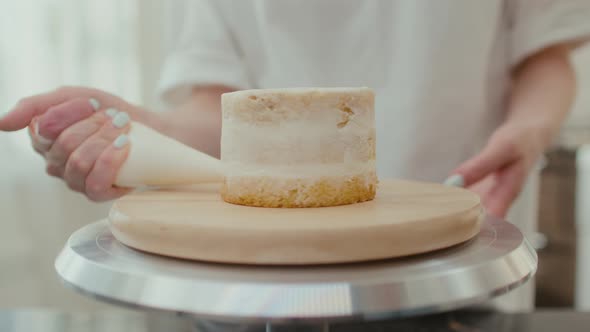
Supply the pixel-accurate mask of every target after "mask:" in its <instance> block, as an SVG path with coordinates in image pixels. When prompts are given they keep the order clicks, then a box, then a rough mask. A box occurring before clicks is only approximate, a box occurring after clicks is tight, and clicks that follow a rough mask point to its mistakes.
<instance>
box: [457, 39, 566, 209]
mask: <svg viewBox="0 0 590 332" xmlns="http://www.w3.org/2000/svg"><path fill="white" fill-rule="evenodd" d="M573 47H574V45H570V44H562V45H556V46H554V47H551V48H547V49H544V50H541V51H539V52H538V53H536V54H534V55H532V56H530V57H529V58H527V59H525V61H523V62H522V63H521V64H520V65H519V66H517V67H516V68H515V71H514V72H513V74H514V77H513V78H514V82H513V83H514V84H513V85H512V90H511V91H510V100H509V103H508V105H507V106H508V112H507V117H506V120H505V122H504V124H503V125H502V126H500V127H499V128H498V129H497V130H496V131H495V132H494V133H493V135H492V136H491V137H490V139H489V140H488V144H487V145H486V147H485V148H484V149H483V151H482V152H481V153H480V154H479V155H477V156H475V157H474V158H472V159H470V160H468V161H466V162H465V163H463V164H462V165H461V166H459V167H458V168H457V169H456V170H455V171H454V172H453V173H454V175H453V176H451V177H450V178H449V179H448V180H447V183H449V184H454V185H461V186H466V187H467V188H470V189H471V190H473V191H475V192H477V193H478V194H480V195H481V198H482V200H483V203H484V206H485V207H486V208H487V210H488V212H490V213H491V214H494V215H496V216H498V217H504V216H505V215H506V213H507V211H508V209H509V208H510V206H511V205H512V202H513V201H514V200H515V199H516V197H517V196H518V194H519V193H520V191H521V189H522V187H523V185H524V183H525V180H526V178H527V175H528V174H529V173H530V171H531V169H532V168H533V167H534V165H535V164H536V163H537V162H538V161H539V160H540V158H541V157H542V154H543V152H544V150H545V149H547V148H548V147H549V146H550V145H551V142H552V140H553V138H554V137H555V135H556V134H557V133H558V132H559V129H560V127H561V124H562V123H563V121H564V119H565V118H566V116H567V114H568V112H569V110H570V109H571V106H572V104H573V101H574V95H575V90H576V82H575V72H574V69H573V66H572V64H571V62H570V59H569V52H570V51H571V49H572V48H573Z"/></svg>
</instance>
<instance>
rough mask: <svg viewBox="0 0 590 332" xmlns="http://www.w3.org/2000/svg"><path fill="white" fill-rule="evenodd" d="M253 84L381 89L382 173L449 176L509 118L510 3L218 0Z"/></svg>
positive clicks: (379, 154)
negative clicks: (505, 116) (506, 10)
mask: <svg viewBox="0 0 590 332" xmlns="http://www.w3.org/2000/svg"><path fill="white" fill-rule="evenodd" d="M213 3H215V5H216V6H218V9H219V11H220V13H221V15H222V17H223V19H224V20H226V23H227V25H228V27H229V30H230V33H231V34H232V36H233V37H234V38H235V41H236V45H237V48H238V50H239V52H240V53H241V55H242V57H243V59H244V61H245V65H246V68H247V71H248V74H249V77H250V81H251V84H252V87H253V88H271V87H272V88H276V87H302V86H303V87H329V86H367V87H371V88H373V89H374V90H375V92H376V123H377V159H378V171H379V174H380V176H387V177H404V178H412V179H420V180H429V181H441V180H442V179H444V178H445V177H446V176H447V175H448V172H449V171H451V170H452V169H453V168H455V167H456V166H458V163H460V162H462V161H464V160H466V159H468V158H469V157H471V156H472V155H473V154H474V153H476V152H477V150H478V149H479V148H481V146H482V144H483V143H484V142H485V140H486V138H487V137H488V136H489V134H490V132H491V131H492V130H493V129H494V128H495V127H496V126H497V125H498V123H499V122H500V121H501V119H502V115H503V111H504V110H503V99H504V97H503V95H504V92H505V90H506V84H507V75H506V74H507V69H508V68H507V65H506V63H507V61H506V50H507V49H506V45H507V44H508V43H507V40H506V38H507V36H506V32H505V22H504V20H505V17H504V12H503V11H504V8H503V7H504V6H503V1H501V0H493V1H485V2H482V1H477V2H474V1H471V0H441V1H416V0H406V1H404V0H400V1H391V0H377V1H357V0H322V1H306V2H304V3H303V2H299V1H291V0H257V1H256V0H255V1H227V2H220V1H214V2H213Z"/></svg>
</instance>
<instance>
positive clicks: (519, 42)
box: [509, 0, 590, 65]
mask: <svg viewBox="0 0 590 332" xmlns="http://www.w3.org/2000/svg"><path fill="white" fill-rule="evenodd" d="M509 1H510V3H509V12H510V14H509V15H510V18H511V23H512V24H511V41H510V42H511V50H512V52H511V54H510V57H511V59H510V60H511V64H512V65H516V64H518V63H520V62H521V61H522V60H524V59H526V58H527V57H529V56H530V55H532V54H534V53H535V52H537V51H540V50H542V49H543V48H545V47H548V46H552V45H555V44H559V43H562V42H567V41H573V40H576V39H579V38H588V37H590V1H589V0H509Z"/></svg>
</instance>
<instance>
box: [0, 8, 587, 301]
mask: <svg viewBox="0 0 590 332" xmlns="http://www.w3.org/2000/svg"><path fill="white" fill-rule="evenodd" d="M180 4H181V1H180V0H178V1H160V0H125V1H118V0H101V1H90V0H19V1H9V0H0V13H3V15H2V19H1V20H0V110H8V109H10V108H11V107H12V106H13V105H14V104H15V103H16V102H17V101H18V99H20V98H21V97H24V96H28V95H32V94H37V93H40V92H45V91H47V90H52V89H54V88H56V87H59V86H61V85H86V86H92V87H97V88H100V89H103V90H106V91H109V92H111V93H114V94H117V95H120V96H122V97H123V98H125V99H127V100H129V101H131V102H134V103H140V104H143V105H150V107H152V108H154V109H158V108H159V107H160V105H159V104H158V100H157V99H156V98H155V95H154V90H155V84H156V80H157V79H158V75H159V69H160V64H161V62H162V58H163V55H164V54H165V52H166V49H167V48H168V47H169V45H170V43H171V40H172V39H173V37H174V36H175V33H176V32H175V31H172V30H169V29H167V28H166V24H165V23H166V21H167V20H175V19H178V16H177V15H179V12H178V10H177V7H178V6H179V5H180ZM574 62H575V64H576V68H577V71H578V74H579V83H580V84H579V93H578V99H577V101H576V105H575V109H574V111H573V113H572V115H571V116H570V118H569V119H568V121H567V123H566V125H565V126H564V128H563V130H562V132H561V135H560V137H559V138H558V140H557V141H556V142H555V146H554V149H553V150H552V151H550V152H549V153H548V154H547V160H548V163H547V166H546V167H545V169H544V171H543V179H542V185H541V190H540V197H541V204H540V211H539V218H540V220H539V223H540V233H539V234H538V236H536V237H535V238H534V239H531V240H533V242H534V243H535V245H536V246H537V247H538V248H539V257H540V268H539V272H538V275H537V278H536V287H537V305H538V307H569V308H576V309H585V310H590V225H589V226H585V223H589V224H590V207H586V206H584V202H585V203H586V204H588V205H590V147H586V145H588V146H590V48H586V49H583V50H581V51H579V52H578V53H577V54H576V55H575V56H574ZM0 156H2V157H0V161H1V162H0V307H2V308H19V307H21V308H22V307H27V308H30V307H53V308H56V309H63V310H69V311H77V310H80V311H86V310H98V309H101V310H102V309H110V308H111V307H109V306H107V305H102V304H100V303H98V302H95V301H92V300H88V299H87V298H85V297H82V296H80V295H77V294H76V293H74V292H73V291H71V290H68V289H65V288H64V287H63V286H62V285H61V283H60V282H59V280H58V278H57V276H56V274H55V272H54V269H53V262H54V259H55V257H56V255H57V254H58V253H59V251H60V250H61V248H62V246H63V245H64V243H65V241H66V240H67V238H68V236H69V235H70V234H71V233H72V232H73V231H74V230H76V229H78V228H79V227H81V226H82V225H85V224H87V223H90V222H93V221H95V220H98V219H101V218H104V217H105V216H106V214H107V211H108V209H109V207H110V204H96V203H91V202H88V201H87V200H86V199H85V198H84V197H83V196H81V195H78V194H75V193H72V192H70V191H69V190H67V187H66V186H65V185H64V184H63V183H62V182H59V181H57V180H55V179H52V178H50V177H48V176H47V175H46V174H45V171H44V163H43V162H42V160H41V158H40V157H38V156H37V155H36V154H35V153H34V152H33V150H32V149H31V147H30V145H29V139H28V136H27V134H26V133H25V132H19V133H17V134H5V133H0ZM580 202H582V204H581V203H580ZM586 209H587V210H586Z"/></svg>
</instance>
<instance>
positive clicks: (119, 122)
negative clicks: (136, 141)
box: [113, 112, 131, 128]
mask: <svg viewBox="0 0 590 332" xmlns="http://www.w3.org/2000/svg"><path fill="white" fill-rule="evenodd" d="M129 120H131V119H130V118H129V114H127V113H125V112H119V113H117V115H115V117H114V118H113V126H115V127H116V128H123V127H125V126H126V125H127V124H128V123H129Z"/></svg>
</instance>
